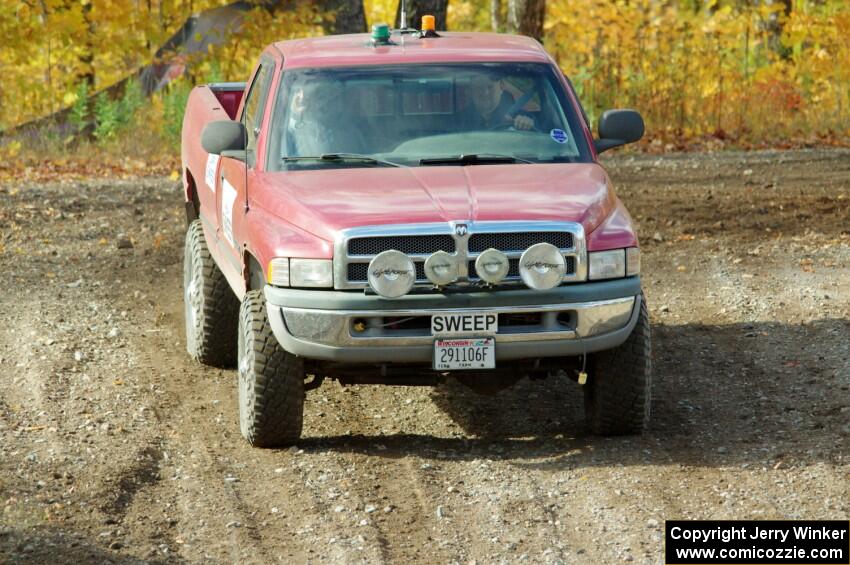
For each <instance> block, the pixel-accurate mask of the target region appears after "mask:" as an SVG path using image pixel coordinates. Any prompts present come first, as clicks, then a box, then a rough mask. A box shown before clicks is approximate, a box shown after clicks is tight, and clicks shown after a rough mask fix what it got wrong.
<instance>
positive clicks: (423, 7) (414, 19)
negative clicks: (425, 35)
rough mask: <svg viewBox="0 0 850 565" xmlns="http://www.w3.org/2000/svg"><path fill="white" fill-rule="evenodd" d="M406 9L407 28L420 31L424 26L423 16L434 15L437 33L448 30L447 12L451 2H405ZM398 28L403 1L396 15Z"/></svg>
mask: <svg viewBox="0 0 850 565" xmlns="http://www.w3.org/2000/svg"><path fill="white" fill-rule="evenodd" d="M404 5H405V8H406V9H407V22H406V23H407V27H412V28H416V29H420V27H421V26H422V16H425V15H429V14H430V15H432V16H434V19H435V20H436V23H437V31H443V30H445V29H447V28H446V10H447V9H448V7H449V0H404ZM395 25H396V27H402V25H401V0H399V3H398V9H397V10H396V13H395Z"/></svg>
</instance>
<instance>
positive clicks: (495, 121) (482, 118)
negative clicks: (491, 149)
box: [458, 73, 535, 131]
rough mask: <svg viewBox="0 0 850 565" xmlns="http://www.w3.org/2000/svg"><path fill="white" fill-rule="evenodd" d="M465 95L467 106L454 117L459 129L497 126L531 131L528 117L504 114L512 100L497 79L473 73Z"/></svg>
mask: <svg viewBox="0 0 850 565" xmlns="http://www.w3.org/2000/svg"><path fill="white" fill-rule="evenodd" d="M467 92H468V95H469V102H470V103H469V104H467V106H466V108H464V109H463V110H461V112H460V113H459V115H458V124H459V126H460V128H461V129H462V130H465V131H469V130H489V129H497V128H499V127H500V126H504V127H505V128H508V127H511V126H512V127H514V128H515V129H518V130H530V129H534V127H535V124H534V120H533V119H532V118H531V116H528V115H526V114H524V113H520V112H516V115H514V116H509V115H508V111H509V110H510V109H511V107H512V106H513V105H514V102H515V101H514V97H513V96H511V94H510V93H509V92H508V91H507V90H505V88H504V87H503V85H502V81H501V80H500V79H499V78H497V77H495V76H492V75H489V74H485V73H481V74H477V75H475V76H474V77H473V78H472V80H471V81H470V83H469V87H468V89H467Z"/></svg>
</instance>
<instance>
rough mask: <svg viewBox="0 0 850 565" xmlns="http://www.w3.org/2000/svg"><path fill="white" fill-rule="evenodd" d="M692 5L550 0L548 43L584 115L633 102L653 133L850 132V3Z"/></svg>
mask: <svg viewBox="0 0 850 565" xmlns="http://www.w3.org/2000/svg"><path fill="white" fill-rule="evenodd" d="M694 4H696V5H699V4H700V3H698V2H697V3H694V2H657V1H654V0H632V1H630V2H625V1H618V0H569V1H565V0H557V1H550V2H548V3H547V5H548V14H547V19H546V25H545V30H546V37H545V43H546V46H547V48H548V49H549V52H550V53H552V54H553V56H554V57H555V59H556V60H557V61H558V63H559V65H560V66H561V67H562V68H563V69H564V71H565V72H566V73H567V74H568V75H569V76H571V78H572V79H573V82H574V84H575V86H576V89H577V90H578V92H579V95H580V98H581V99H582V101H583V103H584V104H585V105H586V107H587V110H588V112H589V113H590V114H591V115H592V116H594V117H596V116H598V115H599V113H600V112H601V111H602V110H604V109H606V108H611V107H635V108H638V109H640V110H641V111H642V112H643V114H644V117H645V118H646V119H647V129H648V132H649V133H650V135H651V136H655V137H665V136H668V135H669V136H670V137H679V138H683V137H690V136H703V135H707V134H713V135H717V136H720V137H732V138H734V139H739V140H743V141H747V142H757V143H760V142H766V143H769V144H782V142H783V141H784V140H785V139H787V138H789V137H797V138H799V137H801V136H802V137H806V136H809V135H812V134H826V135H833V136H835V135H838V136H843V137H845V138H846V137H848V136H850V64H848V63H850V4H848V3H847V2H843V1H840V0H825V1H824V0H821V1H817V2H816V1H813V0H801V1H797V2H794V10H793V11H792V12H791V14H790V16H788V17H786V16H785V15H784V14H783V13H782V9H783V5H782V3H781V2H748V3H741V2H737V3H732V2H712V3H707V5H705V6H704V7H702V8H700V9H698V10H694V8H693V5H694ZM780 29H781V33H780V32H779V31H778V30H780ZM842 61H843V63H842Z"/></svg>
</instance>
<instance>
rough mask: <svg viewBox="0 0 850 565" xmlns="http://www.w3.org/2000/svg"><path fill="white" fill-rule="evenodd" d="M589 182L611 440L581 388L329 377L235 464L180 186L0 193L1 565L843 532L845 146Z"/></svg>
mask: <svg viewBox="0 0 850 565" xmlns="http://www.w3.org/2000/svg"><path fill="white" fill-rule="evenodd" d="M607 165H608V166H609V171H610V173H611V176H612V178H613V180H614V182H615V185H616V186H617V187H618V192H619V194H620V196H621V198H622V199H623V200H624V201H625V202H626V204H627V205H628V207H629V209H630V211H631V212H632V214H633V215H634V218H635V220H636V221H637V222H638V224H639V226H640V234H641V238H642V245H643V276H644V285H645V288H646V294H647V298H648V302H649V305H650V314H651V318H652V323H653V337H654V366H655V387H654V398H653V413H654V417H653V421H652V424H651V428H650V430H649V432H648V433H646V434H645V435H643V436H641V437H628V438H616V439H603V438H597V437H592V436H588V435H586V434H584V433H583V432H582V431H581V419H582V404H581V394H580V393H581V391H580V390H578V389H579V386H578V385H576V384H574V383H572V382H559V381H557V380H555V379H548V380H545V381H534V382H528V381H523V382H521V383H519V384H518V385H517V386H516V387H514V388H512V389H509V390H505V391H502V392H500V393H498V394H496V395H494V396H478V395H476V394H475V393H473V392H470V391H468V390H467V389H465V388H464V387H462V386H460V385H456V384H455V385H452V384H449V385H445V386H441V387H438V388H435V389H431V388H407V387H368V386H362V387H341V386H340V385H339V384H337V383H335V382H330V381H326V382H325V384H324V385H322V387H320V388H319V389H317V390H315V391H312V392H309V393H308V395H307V406H306V416H305V428H304V429H305V435H304V438H303V440H302V441H301V442H300V443H299V444H298V446H297V447H293V448H290V449H286V450H260V449H253V448H250V447H249V446H248V445H247V444H246V443H245V442H244V441H243V440H242V439H241V437H240V435H239V428H238V420H237V406H236V384H235V378H236V374H235V372H234V371H226V370H217V369H209V368H205V367H202V366H199V365H197V364H193V363H191V362H190V361H189V359H188V357H187V355H186V353H185V351H184V342H183V319H182V293H181V284H182V256H181V254H182V241H183V230H184V229H185V221H184V219H183V207H182V203H181V197H180V191H179V187H178V185H177V183H175V182H172V181H169V180H168V179H164V178H148V179H137V180H121V181H115V182H103V181H92V182H76V181H75V182H68V183H55V184H50V185H38V186H32V185H15V184H6V185H2V186H0V288H2V289H3V290H4V292H3V293H2V296H0V375H2V379H0V440H2V441H0V505H2V514H0V562H13V563H14V562H51V563H81V562H98V563H106V562H112V563H142V562H148V563H172V562H183V561H185V562H204V563H207V562H224V563H227V562H239V563H269V562H285V563H292V562H304V561H309V562H316V563H318V562H370V563H373V562H399V563H404V562H410V561H414V560H419V561H426V560H427V561H428V562H435V563H439V562H445V563H455V562H456V563H498V562H516V561H527V562H530V563H594V564H598V563H616V562H635V563H652V564H657V563H662V562H663V559H662V543H663V540H662V535H663V527H664V520H665V519H674V518H706V519H722V518H730V519H731V518H736V519H762V518H764V519H766V518H779V519H792V518H812V519H847V518H848V516H850V450H848V447H850V339H848V336H850V152H847V151H841V150H830V151H820V150H811V151H797V152H787V153H771V152H758V153H724V154H718V155H700V154H688V155H680V156H673V157H657V156H629V155H625V156H618V157H614V158H611V159H609V160H608V161H607ZM517 197H518V198H521V195H519V194H518V196H517Z"/></svg>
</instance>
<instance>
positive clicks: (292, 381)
mask: <svg viewBox="0 0 850 565" xmlns="http://www.w3.org/2000/svg"><path fill="white" fill-rule="evenodd" d="M238 351H239V429H240V431H241V432H242V436H243V437H244V438H245V439H247V440H248V442H249V443H250V444H251V445H253V446H255V447H279V446H284V445H288V444H292V443H294V442H296V441H298V439H299V438H300V437H301V428H302V424H303V418H304V377H305V374H304V362H303V360H302V359H301V358H300V357H296V356H295V355H292V354H291V353H288V352H287V351H285V350H284V349H283V348H282V347H281V346H280V344H279V343H278V342H277V339H276V338H275V336H274V334H273V333H272V329H271V326H270V325H269V320H268V315H267V314H266V304H265V300H264V299H263V292H262V291H261V290H252V291H250V292H248V293H247V294H246V295H245V299H244V300H243V301H242V308H241V309H240V311H239V346H238Z"/></svg>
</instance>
